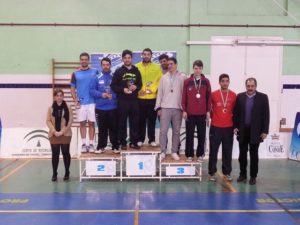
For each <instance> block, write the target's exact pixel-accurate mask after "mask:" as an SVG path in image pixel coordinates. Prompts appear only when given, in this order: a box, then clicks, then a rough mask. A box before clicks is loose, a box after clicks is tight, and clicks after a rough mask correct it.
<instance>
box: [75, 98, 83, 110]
mask: <svg viewBox="0 0 300 225" xmlns="http://www.w3.org/2000/svg"><path fill="white" fill-rule="evenodd" d="M82 100H83V98H82V97H78V98H77V102H78V104H77V105H76V109H80V104H81V103H80V102H81V101H82Z"/></svg>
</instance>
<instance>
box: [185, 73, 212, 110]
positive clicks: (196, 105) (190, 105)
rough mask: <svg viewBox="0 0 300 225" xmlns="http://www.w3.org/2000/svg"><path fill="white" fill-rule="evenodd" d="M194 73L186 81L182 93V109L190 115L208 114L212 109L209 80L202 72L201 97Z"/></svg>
mask: <svg viewBox="0 0 300 225" xmlns="http://www.w3.org/2000/svg"><path fill="white" fill-rule="evenodd" d="M197 93H198V92H197V87H196V86H195V81H194V75H193V74H192V75H191V77H190V78H188V79H186V80H185V81H184V85H183V93H182V101H181V104H182V110H183V111H184V112H187V114H188V115H194V116H200V115H206V113H207V112H209V111H210V109H211V87H210V82H209V80H208V79H207V78H206V77H205V76H204V75H203V74H201V87H200V89H199V94H200V98H197V97H196V95H197Z"/></svg>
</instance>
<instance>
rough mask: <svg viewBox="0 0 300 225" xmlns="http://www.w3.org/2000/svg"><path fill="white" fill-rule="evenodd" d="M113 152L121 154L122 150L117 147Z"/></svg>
mask: <svg viewBox="0 0 300 225" xmlns="http://www.w3.org/2000/svg"><path fill="white" fill-rule="evenodd" d="M113 152H114V153H115V154H120V152H121V151H120V150H119V149H116V148H115V149H114V150H113Z"/></svg>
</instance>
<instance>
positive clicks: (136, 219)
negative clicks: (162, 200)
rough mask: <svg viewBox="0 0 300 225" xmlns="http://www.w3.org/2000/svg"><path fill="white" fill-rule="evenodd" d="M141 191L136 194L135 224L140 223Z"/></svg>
mask: <svg viewBox="0 0 300 225" xmlns="http://www.w3.org/2000/svg"><path fill="white" fill-rule="evenodd" d="M139 194H140V193H139V192H138V191H137V192H136V194H135V209H134V225H139V208H140V195H139Z"/></svg>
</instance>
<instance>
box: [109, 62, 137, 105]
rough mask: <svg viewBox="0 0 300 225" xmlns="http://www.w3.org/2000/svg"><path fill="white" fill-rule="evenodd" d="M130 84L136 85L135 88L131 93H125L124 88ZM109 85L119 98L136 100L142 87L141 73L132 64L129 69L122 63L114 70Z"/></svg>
mask: <svg viewBox="0 0 300 225" xmlns="http://www.w3.org/2000/svg"><path fill="white" fill-rule="evenodd" d="M130 84H134V85H136V87H137V89H136V90H135V91H134V92H132V94H125V93H124V88H128V86H129V85H130ZM110 87H111V89H112V90H113V91H114V92H116V93H117V95H118V99H119V100H137V97H138V92H139V90H140V89H141V87H142V78H141V73H140V71H139V70H138V68H137V67H136V66H134V65H132V68H131V69H130V70H129V69H127V67H125V66H124V65H123V66H121V67H120V68H118V69H117V70H116V71H115V73H114V75H113V78H112V82H111V85H110Z"/></svg>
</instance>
